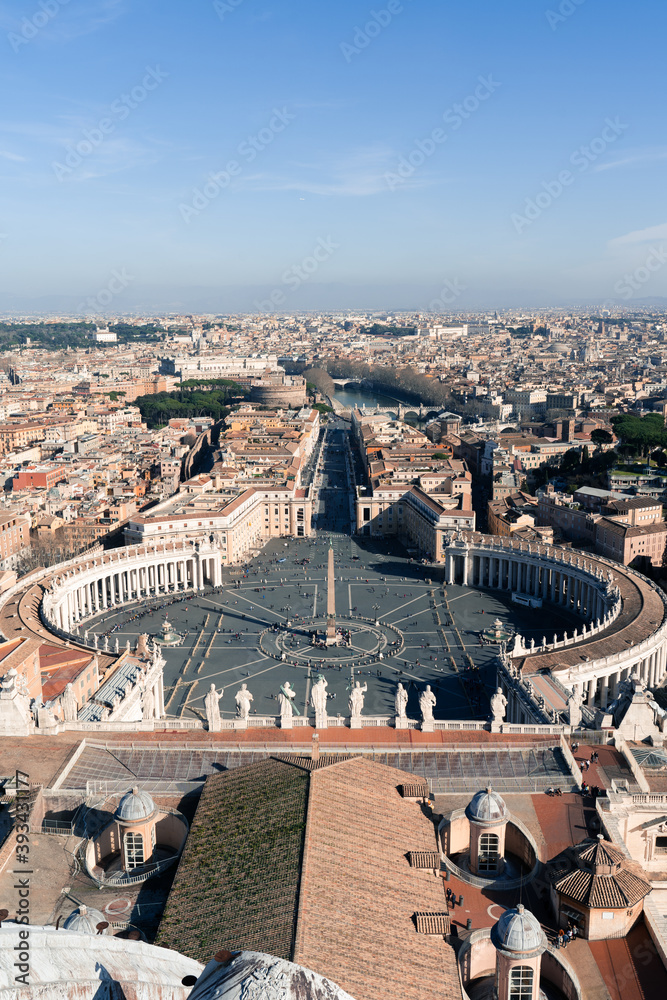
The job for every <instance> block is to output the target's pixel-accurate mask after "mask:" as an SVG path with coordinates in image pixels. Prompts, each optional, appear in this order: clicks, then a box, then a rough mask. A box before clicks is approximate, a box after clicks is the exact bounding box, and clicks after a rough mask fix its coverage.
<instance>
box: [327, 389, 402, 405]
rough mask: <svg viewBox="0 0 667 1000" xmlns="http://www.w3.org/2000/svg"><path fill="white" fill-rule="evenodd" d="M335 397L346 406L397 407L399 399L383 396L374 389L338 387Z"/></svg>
mask: <svg viewBox="0 0 667 1000" xmlns="http://www.w3.org/2000/svg"><path fill="white" fill-rule="evenodd" d="M334 397H335V398H336V399H337V400H338V402H339V403H341V404H342V405H343V406H345V407H350V408H351V409H352V408H353V407H357V406H359V407H361V406H363V405H364V404H366V406H391V407H396V406H397V405H398V401H397V400H396V399H392V398H391V396H383V395H382V393H381V392H374V391H373V390H372V389H368V390H366V389H337V390H336V392H335V393H334Z"/></svg>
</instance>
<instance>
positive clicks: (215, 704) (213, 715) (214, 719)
mask: <svg viewBox="0 0 667 1000" xmlns="http://www.w3.org/2000/svg"><path fill="white" fill-rule="evenodd" d="M224 693H225V689H224V688H220V690H219V691H216V690H215V684H211V687H210V688H209V690H208V691H207V692H206V697H205V698H204V709H205V711H206V721H207V722H208V731H209V733H217V732H219V731H220V705H219V702H220V699H221V698H222V696H223V694H224Z"/></svg>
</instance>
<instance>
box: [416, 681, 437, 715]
mask: <svg viewBox="0 0 667 1000" xmlns="http://www.w3.org/2000/svg"><path fill="white" fill-rule="evenodd" d="M419 708H420V709H421V713H422V720H423V721H424V722H433V709H434V708H435V695H434V694H433V692H432V691H431V685H430V684H427V685H426V689H425V690H424V691H422V693H421V694H420V695H419Z"/></svg>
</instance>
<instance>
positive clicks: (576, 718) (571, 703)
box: [567, 687, 584, 729]
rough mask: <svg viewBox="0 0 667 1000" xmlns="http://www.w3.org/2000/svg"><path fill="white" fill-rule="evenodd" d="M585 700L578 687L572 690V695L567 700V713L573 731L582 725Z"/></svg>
mask: <svg viewBox="0 0 667 1000" xmlns="http://www.w3.org/2000/svg"><path fill="white" fill-rule="evenodd" d="M583 700H584V696H583V694H582V692H581V691H579V689H578V688H577V687H573V688H572V693H571V694H570V695H569V697H568V699H567V712H568V720H569V723H570V727H571V728H572V729H578V728H579V726H580V725H581V705H582V702H583Z"/></svg>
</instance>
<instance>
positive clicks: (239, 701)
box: [234, 684, 254, 720]
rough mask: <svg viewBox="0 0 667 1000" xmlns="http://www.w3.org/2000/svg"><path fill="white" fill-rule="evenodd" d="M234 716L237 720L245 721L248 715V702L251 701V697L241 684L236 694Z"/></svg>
mask: <svg viewBox="0 0 667 1000" xmlns="http://www.w3.org/2000/svg"><path fill="white" fill-rule="evenodd" d="M234 700H235V701H236V714H237V716H238V717H239V719H246V720H247V718H248V716H249V715H250V702H251V701H253V700H254V699H253V697H252V695H251V694H250V691H248V688H247V687H246V685H245V684H242V685H241V687H240V688H239V690H238V691H237V692H236V698H235V699H234Z"/></svg>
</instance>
